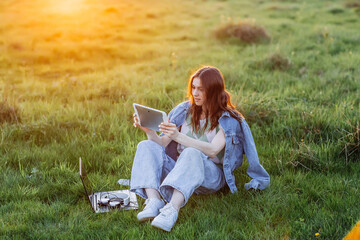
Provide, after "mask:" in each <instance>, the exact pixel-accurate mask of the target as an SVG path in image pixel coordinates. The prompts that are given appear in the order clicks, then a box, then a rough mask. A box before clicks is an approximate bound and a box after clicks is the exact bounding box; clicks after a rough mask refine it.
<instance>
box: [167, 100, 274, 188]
mask: <svg viewBox="0 0 360 240" xmlns="http://www.w3.org/2000/svg"><path fill="white" fill-rule="evenodd" d="M189 109H190V103H189V101H186V102H183V103H180V104H179V105H178V106H176V107H175V108H174V109H173V110H171V112H170V113H169V119H170V122H172V123H175V124H176V126H177V127H179V126H181V125H182V124H183V123H184V121H185V119H186V116H187V114H188V111H189ZM219 124H220V126H221V128H222V129H223V130H224V131H225V142H226V146H225V155H224V162H223V170H224V174H225V179H226V182H227V184H228V186H229V188H230V190H231V192H232V193H234V192H237V188H236V186H235V177H234V174H233V171H234V170H235V169H237V168H238V167H240V166H241V165H242V163H243V154H244V153H245V154H246V157H247V160H248V162H249V167H248V169H247V174H248V175H249V176H250V177H251V178H252V180H251V181H250V182H248V183H246V184H245V189H247V190H248V189H251V188H253V189H260V190H263V189H265V188H266V187H267V186H269V184H270V176H269V174H268V173H267V172H266V170H265V169H264V168H263V166H261V164H260V162H259V157H258V154H257V152H256V147H255V143H254V139H253V137H252V135H251V132H250V128H249V125H248V124H247V123H246V121H245V119H242V122H241V124H240V123H239V122H238V121H237V120H236V119H235V118H233V117H231V115H230V114H229V113H228V112H224V113H223V114H222V116H221V117H220V118H219ZM176 146H177V143H176V142H174V141H172V142H171V143H170V144H169V145H168V146H167V147H166V153H167V154H168V155H169V156H170V157H172V158H173V159H176V155H177V150H176Z"/></svg>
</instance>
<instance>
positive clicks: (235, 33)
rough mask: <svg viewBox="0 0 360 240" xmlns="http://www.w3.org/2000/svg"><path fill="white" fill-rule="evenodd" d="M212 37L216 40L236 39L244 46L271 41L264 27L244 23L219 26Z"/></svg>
mask: <svg viewBox="0 0 360 240" xmlns="http://www.w3.org/2000/svg"><path fill="white" fill-rule="evenodd" d="M214 36H215V37H216V38H218V39H226V38H236V39H238V40H240V41H241V42H243V43H246V44H254V43H261V42H268V41H270V39H271V38H270V36H269V34H268V33H267V31H266V30H265V28H264V27H262V26H258V25H255V24H253V23H248V22H246V21H244V22H239V23H233V22H229V23H227V24H225V25H223V26H220V27H218V28H217V29H216V30H215V31H214Z"/></svg>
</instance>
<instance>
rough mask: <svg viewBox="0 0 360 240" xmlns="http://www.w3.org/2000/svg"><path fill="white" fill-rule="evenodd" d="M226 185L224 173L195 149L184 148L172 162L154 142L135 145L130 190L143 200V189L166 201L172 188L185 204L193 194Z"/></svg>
mask: <svg viewBox="0 0 360 240" xmlns="http://www.w3.org/2000/svg"><path fill="white" fill-rule="evenodd" d="M225 184H226V182H225V177H224V172H223V170H222V169H221V168H220V167H218V166H217V165H216V164H215V163H213V162H212V161H211V160H209V157H208V156H206V155H205V154H204V153H202V152H201V151H199V150H197V149H195V148H190V147H189V148H185V149H184V150H183V152H182V153H181V154H180V156H179V157H178V159H177V161H176V162H175V161H174V160H173V159H172V158H171V157H169V156H168V155H167V154H166V153H165V148H164V147H163V146H161V145H159V144H158V143H156V142H154V141H151V140H145V141H142V142H140V143H139V144H138V146H137V150H136V154H135V158H134V162H133V167H132V171H131V181H130V190H131V191H133V192H135V193H136V194H137V195H139V196H140V197H142V198H144V199H146V198H147V195H146V192H145V188H153V189H156V190H158V191H159V193H160V194H161V196H162V197H163V198H164V200H165V201H166V202H170V200H171V197H172V194H173V190H174V188H175V189H177V190H178V191H180V192H181V193H182V194H183V195H184V197H185V201H184V203H183V204H182V206H181V207H183V206H184V205H185V204H186V203H187V201H188V200H189V198H190V196H191V195H192V194H193V193H194V192H195V193H196V194H208V193H213V192H216V191H217V190H219V189H220V188H222V187H223V186H224V185H225Z"/></svg>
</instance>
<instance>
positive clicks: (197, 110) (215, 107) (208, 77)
mask: <svg viewBox="0 0 360 240" xmlns="http://www.w3.org/2000/svg"><path fill="white" fill-rule="evenodd" d="M194 78H199V79H200V83H201V86H202V87H203V88H204V90H205V102H204V103H203V104H204V105H205V106H204V109H205V118H206V123H205V125H204V127H203V128H202V129H201V131H204V130H205V129H206V127H207V126H208V122H209V120H210V130H213V129H214V128H216V127H217V125H218V121H219V118H220V117H221V115H222V113H223V112H224V111H227V112H229V114H230V115H231V116H232V117H233V118H235V119H237V120H238V121H239V122H241V119H242V118H244V116H243V115H242V114H241V113H240V112H239V111H237V110H236V109H235V106H234V105H233V104H232V103H231V95H230V93H229V92H228V91H226V89H225V81H224V77H223V75H222V73H221V72H220V70H219V69H217V68H216V67H212V66H205V67H202V68H200V69H198V70H197V71H196V72H195V73H194V74H193V75H192V76H191V77H190V78H189V82H188V93H187V95H188V98H189V101H190V103H191V107H190V114H191V126H192V127H193V129H194V130H195V131H199V130H200V117H201V114H202V106H197V105H196V104H195V102H194V97H193V95H192V82H193V80H194Z"/></svg>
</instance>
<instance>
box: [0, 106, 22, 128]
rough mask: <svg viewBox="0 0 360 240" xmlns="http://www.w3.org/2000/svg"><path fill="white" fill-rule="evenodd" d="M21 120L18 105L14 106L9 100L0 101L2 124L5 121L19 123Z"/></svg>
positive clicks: (0, 120)
mask: <svg viewBox="0 0 360 240" xmlns="http://www.w3.org/2000/svg"><path fill="white" fill-rule="evenodd" d="M20 120H21V118H20V111H19V109H18V107H17V106H15V105H14V106H12V105H11V104H9V103H8V102H7V100H3V101H1V102H0V124H2V123H5V122H8V123H18V122H20Z"/></svg>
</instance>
